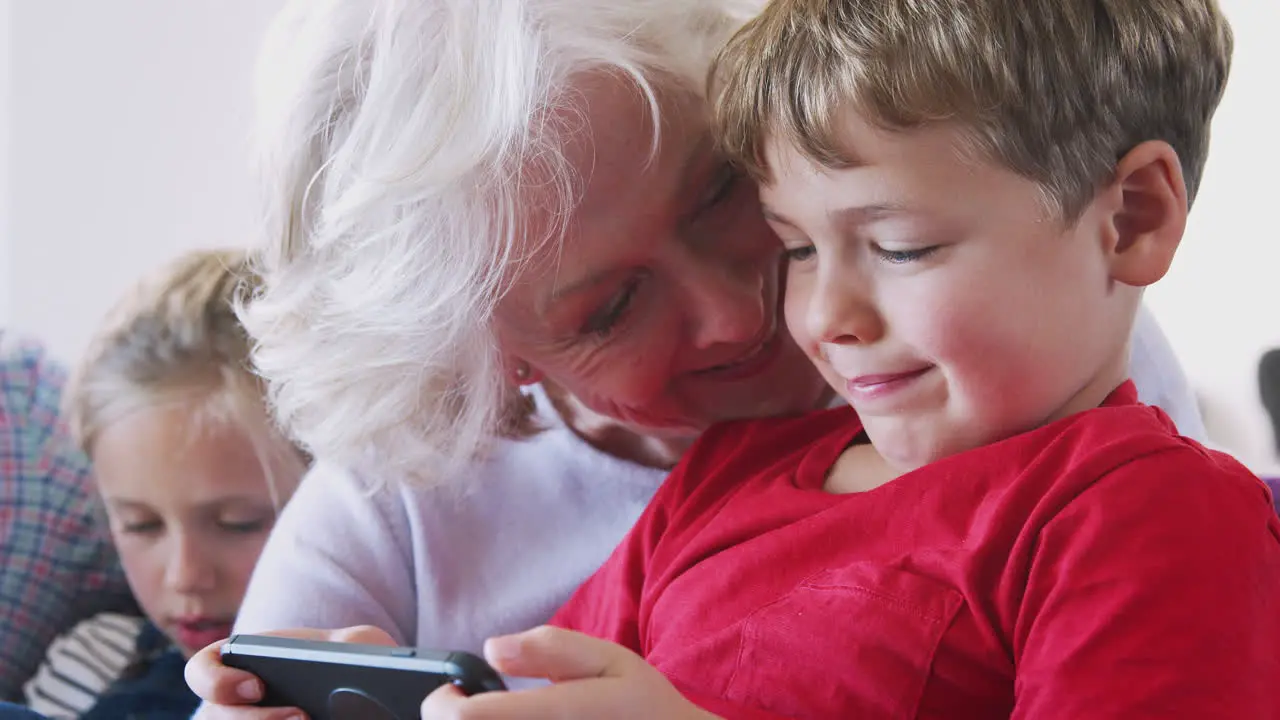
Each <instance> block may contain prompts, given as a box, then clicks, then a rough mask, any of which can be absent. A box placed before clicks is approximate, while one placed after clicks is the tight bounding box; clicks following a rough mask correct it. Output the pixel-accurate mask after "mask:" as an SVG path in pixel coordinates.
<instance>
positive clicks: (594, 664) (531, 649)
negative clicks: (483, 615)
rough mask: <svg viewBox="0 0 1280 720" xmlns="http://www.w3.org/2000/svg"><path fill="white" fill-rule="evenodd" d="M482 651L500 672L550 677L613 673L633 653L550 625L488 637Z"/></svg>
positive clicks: (616, 671) (628, 659) (623, 667)
mask: <svg viewBox="0 0 1280 720" xmlns="http://www.w3.org/2000/svg"><path fill="white" fill-rule="evenodd" d="M484 653H485V657H486V659H488V660H489V663H490V664H492V665H493V666H494V668H496V669H497V670H498V671H499V672H502V673H506V674H508V675H518V676H522V677H538V678H547V679H549V680H553V681H557V682H559V681H564V680H577V679H579V678H600V677H616V676H618V675H620V674H621V673H622V672H623V671H624V670H625V668H626V667H627V666H628V664H629V663H630V662H631V661H634V660H636V659H637V658H636V656H635V655H634V654H633V653H631V652H629V651H627V650H626V649H625V648H623V647H620V646H618V645H615V644H614V643H611V642H607V641H605V640H599V639H597V638H593V637H590V636H588V635H583V634H582V633H578V632H573V631H572V630H562V629H560V628H553V627H549V626H545V625H544V626H542V627H539V628H534V629H533V630H529V631H528V632H523V633H518V634H515V635H505V636H502V637H496V638H490V639H489V641H488V642H486V643H485V646H484Z"/></svg>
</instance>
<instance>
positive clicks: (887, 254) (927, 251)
mask: <svg viewBox="0 0 1280 720" xmlns="http://www.w3.org/2000/svg"><path fill="white" fill-rule="evenodd" d="M873 247H874V249H875V253H876V255H879V256H880V259H881V260H884V261H885V262H887V263H891V264H894V265H902V264H905V263H909V262H915V261H916V260H922V259H924V258H926V257H928V256H930V255H932V254H933V253H934V251H936V250H937V249H938V246H937V245H932V246H929V247H923V248H913V249H911V250H886V249H885V248H882V247H880V246H879V245H874V246H873Z"/></svg>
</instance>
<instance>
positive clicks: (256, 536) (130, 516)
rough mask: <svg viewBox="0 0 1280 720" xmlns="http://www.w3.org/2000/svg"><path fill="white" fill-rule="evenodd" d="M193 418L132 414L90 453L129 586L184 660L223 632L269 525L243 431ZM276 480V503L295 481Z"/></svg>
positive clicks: (268, 498)
mask: <svg viewBox="0 0 1280 720" xmlns="http://www.w3.org/2000/svg"><path fill="white" fill-rule="evenodd" d="M194 418H195V416H194V415H193V413H192V412H191V410H190V408H189V406H183V405H176V406H166V407H156V408H151V409H146V410H142V411H138V412H135V413H133V414H130V415H128V416H126V417H124V418H122V419H120V420H118V421H116V422H114V423H111V424H109V425H108V426H107V427H106V429H105V430H103V431H102V432H101V433H100V435H99V437H98V439H97V441H96V443H95V444H94V447H93V462H94V472H95V475H96V478H97V483H98V490H99V492H100V494H101V495H102V498H103V501H104V504H105V506H106V512H107V516H108V518H109V520H110V526H111V534H112V537H113V539H114V540H115V544H116V548H117V550H118V551H119V554H120V558H121V561H122V563H123V565H124V570H125V574H126V575H127V576H128V579H129V585H130V587H131V588H132V589H133V593H134V595H135V596H136V597H137V599H138V602H139V603H140V604H141V605H142V609H143V610H144V611H145V612H146V614H147V617H149V618H150V619H151V621H152V622H154V623H155V624H156V626H158V627H159V628H160V629H161V630H163V631H164V632H165V633H166V634H167V635H168V636H169V637H170V638H172V639H173V641H174V642H175V643H176V644H177V645H178V647H179V648H180V649H181V650H182V652H183V653H184V655H186V656H190V655H191V654H192V653H194V652H195V651H197V650H199V649H200V648H202V647H204V646H206V645H208V644H209V643H212V642H214V641H216V640H220V639H222V638H225V637H227V636H228V635H229V634H230V633H231V623H232V621H233V620H234V619H235V615H236V612H237V611H238V610H239V608H240V602H241V600H242V599H243V598H244V592H245V587H246V586H247V585H248V583H249V576H250V574H251V573H252V572H253V567H254V564H255V563H256V562H257V560H258V555H259V553H260V552H261V551H262V546H263V544H264V543H265V542H266V540H267V534H268V533H269V532H270V530H271V527H272V525H273V524H274V522H275V517H276V507H275V503H274V502H273V498H272V493H271V491H270V489H269V487H268V480H267V477H266V475H267V473H266V471H265V470H264V468H263V465H262V462H261V460H260V459H259V456H258V454H257V453H255V451H254V446H253V445H252V443H251V442H250V441H249V438H248V436H247V435H246V434H245V432H244V431H243V430H242V429H241V428H240V427H237V426H236V424H235V423H226V422H217V421H204V422H201V421H200V420H198V419H194ZM281 475H285V476H287V477H284V478H281V477H280V476H281ZM275 481H276V482H277V483H279V484H283V487H281V486H278V487H277V490H278V496H277V497H278V499H279V501H280V502H283V501H284V500H285V499H286V498H288V496H289V494H291V493H292V491H293V489H294V487H295V486H296V483H297V477H296V473H283V472H280V473H276V478H275Z"/></svg>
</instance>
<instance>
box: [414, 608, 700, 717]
mask: <svg viewBox="0 0 1280 720" xmlns="http://www.w3.org/2000/svg"><path fill="white" fill-rule="evenodd" d="M484 651H485V652H484V654H485V657H486V658H487V659H488V661H489V663H490V664H491V665H493V666H494V668H495V669H496V670H497V671H498V672H501V673H504V674H507V675H515V676H519V677H536V678H546V679H548V680H551V681H552V682H553V683H555V684H554V685H549V686H547V687H542V688H538V689H535V690H520V691H513V692H492V693H484V694H481V695H475V696H472V697H466V696H464V695H463V694H462V693H461V692H460V691H459V690H458V689H457V688H455V687H453V686H451V685H445V686H442V687H440V688H439V689H438V690H436V691H435V692H433V693H431V695H429V696H427V699H426V700H425V701H423V703H422V720H491V719H492V720H498V719H500V718H522V719H524V720H541V719H543V718H546V719H547V720H550V719H552V718H557V719H558V718H566V717H583V718H597V717H607V718H619V719H621V720H626V719H627V718H637V719H639V718H643V719H644V720H649V719H650V718H664V720H709V719H710V718H714V717H715V716H713V715H711V714H709V713H707V712H706V711H704V710H702V709H701V708H699V707H698V706H696V705H694V704H693V703H691V702H689V701H688V700H686V699H685V698H684V697H683V696H682V695H681V694H680V693H679V692H678V691H677V690H676V689H675V687H673V686H672V685H671V683H670V682H668V681H667V679H666V678H665V677H663V675H662V673H660V672H658V671H657V670H656V669H654V668H653V667H652V666H651V665H649V664H648V663H646V662H645V661H644V659H643V658H641V657H640V656H639V655H636V654H635V653H633V652H631V651H630V650H628V649H626V648H624V647H622V646H620V645H615V644H614V643H611V642H607V641H604V640H597V639H595V638H592V637H589V636H587V635H583V634H582V633H577V632H572V631H570V630H561V629H558V628H552V627H540V628H536V629H534V630H530V631H528V632H524V633H520V634H517V635H507V636H504V637H498V638H492V639H490V640H489V642H487V643H485V648H484Z"/></svg>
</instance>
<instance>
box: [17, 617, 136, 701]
mask: <svg viewBox="0 0 1280 720" xmlns="http://www.w3.org/2000/svg"><path fill="white" fill-rule="evenodd" d="M142 626H143V621H142V620H141V619H140V618H135V617H126V616H124V615H116V614H112V613H104V614H102V615H98V616H96V617H93V618H91V619H89V620H85V621H84V622H82V623H80V624H79V625H77V626H76V627H75V628H73V629H72V630H71V632H69V633H67V634H66V635H63V636H61V637H59V638H58V639H56V640H54V641H53V644H52V645H50V646H49V653H48V655H47V656H46V657H45V661H44V664H43V665H41V666H40V669H39V670H37V671H36V675H35V677H33V678H32V679H31V680H30V681H28V682H27V684H26V687H25V688H24V691H25V694H26V703H27V705H28V706H29V707H30V708H31V709H32V710H35V711H36V712H38V713H42V714H43V715H45V716H47V717H49V718H55V719H56V718H76V717H79V716H80V715H82V714H83V713H85V712H87V711H88V710H89V709H90V708H92V707H93V705H94V703H96V702H97V700H98V696H99V695H101V694H102V693H103V692H104V691H105V690H106V689H107V688H108V687H110V686H111V685H112V683H114V682H115V681H116V680H118V679H119V678H120V675H121V674H122V673H123V672H124V670H125V668H127V667H128V666H129V664H130V663H131V662H132V661H133V660H134V655H135V653H134V647H135V646H136V644H137V640H138V635H139V633H140V632H141V631H142Z"/></svg>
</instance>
